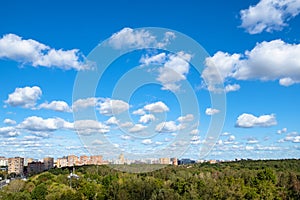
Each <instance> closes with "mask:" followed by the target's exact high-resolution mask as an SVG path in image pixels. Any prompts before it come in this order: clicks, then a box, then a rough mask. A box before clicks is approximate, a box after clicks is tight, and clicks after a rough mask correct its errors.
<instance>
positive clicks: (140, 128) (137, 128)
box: [128, 124, 147, 133]
mask: <svg viewBox="0 0 300 200" xmlns="http://www.w3.org/2000/svg"><path fill="white" fill-rule="evenodd" d="M145 128H147V126H144V125H142V124H135V125H134V126H133V127H131V128H130V129H129V130H128V131H129V132H130V133H138V132H141V131H143V130H144V129H145Z"/></svg>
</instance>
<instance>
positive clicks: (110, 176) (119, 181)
mask: <svg viewBox="0 0 300 200" xmlns="http://www.w3.org/2000/svg"><path fill="white" fill-rule="evenodd" d="M141 167H142V166H141ZM69 174H70V169H68V168H65V169H51V170H49V171H48V172H43V173H41V174H38V175H34V176H32V177H30V178H29V179H28V180H27V181H23V180H14V181H11V183H10V184H9V185H8V186H6V187H4V188H3V189H2V190H0V199H7V200H10V199H14V200H27V199H36V200H54V199H55V200H58V199H63V200H80V199H90V200H94V199H103V200H104V199H120V200H126V199H130V200H135V199H136V200H140V199H149V200H167V199H170V200H176V199H178V200H181V199H300V160H296V159H290V160H268V161H251V160H250V161H249V160H248V161H247V160H243V161H238V162H223V163H217V164H209V163H202V164H191V165H182V166H171V165H170V166H166V167H165V168H163V169H160V170H157V171H152V172H148V173H138V174H135V173H126V172H121V171H117V170H115V169H113V168H111V167H109V166H82V167H77V168H76V174H77V175H78V176H79V178H78V179H71V182H70V179H69V178H68V175H69Z"/></svg>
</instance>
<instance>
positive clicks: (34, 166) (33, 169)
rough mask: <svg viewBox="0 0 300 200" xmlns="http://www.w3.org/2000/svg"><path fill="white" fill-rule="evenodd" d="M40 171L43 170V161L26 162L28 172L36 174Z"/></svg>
mask: <svg viewBox="0 0 300 200" xmlns="http://www.w3.org/2000/svg"><path fill="white" fill-rule="evenodd" d="M42 171H44V163H42V162H40V161H39V162H31V163H28V167H27V173H28V174H37V173H40V172H42Z"/></svg>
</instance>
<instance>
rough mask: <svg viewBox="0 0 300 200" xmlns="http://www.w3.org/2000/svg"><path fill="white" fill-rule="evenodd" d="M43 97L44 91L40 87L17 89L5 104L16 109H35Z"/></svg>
mask: <svg viewBox="0 0 300 200" xmlns="http://www.w3.org/2000/svg"><path fill="white" fill-rule="evenodd" d="M41 95H42V90H41V88H39V87H38V86H33V87H24V88H16V89H15V91H14V92H13V93H11V94H9V95H8V99H7V100H6V101H5V103H7V104H9V105H10V106H14V107H16V106H21V107H23V108H33V107H34V106H35V105H36V101H37V100H38V99H40V97H41Z"/></svg>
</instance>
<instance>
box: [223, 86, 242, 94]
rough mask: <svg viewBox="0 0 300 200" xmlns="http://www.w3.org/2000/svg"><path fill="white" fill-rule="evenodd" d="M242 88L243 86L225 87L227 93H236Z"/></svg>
mask: <svg viewBox="0 0 300 200" xmlns="http://www.w3.org/2000/svg"><path fill="white" fill-rule="evenodd" d="M240 88H241V86H240V85H239V84H232V85H230V84H229V85H226V86H225V92H226V93H228V92H235V91H238V90H239V89H240Z"/></svg>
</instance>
